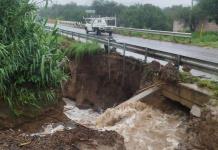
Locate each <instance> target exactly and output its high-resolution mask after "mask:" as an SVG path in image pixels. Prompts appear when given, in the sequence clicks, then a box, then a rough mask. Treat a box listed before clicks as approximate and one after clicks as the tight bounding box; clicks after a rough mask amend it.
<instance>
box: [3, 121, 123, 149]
mask: <svg viewBox="0 0 218 150" xmlns="http://www.w3.org/2000/svg"><path fill="white" fill-rule="evenodd" d="M0 149H1V150H20V149H22V150H29V149H31V150H38V149H42V150H48V149H51V150H60V149H64V150H67V149H70V150H86V149H89V150H102V149H105V150H113V149H115V150H125V147H124V144H123V138H122V137H121V136H120V135H119V134H117V133H116V132H113V131H104V132H103V131H102V132H101V131H96V130H92V129H89V128H86V127H83V126H81V125H78V124H77V125H75V127H74V128H73V129H71V130H64V131H62V132H56V133H54V134H53V135H52V136H50V135H47V136H45V137H40V136H27V135H24V134H23V132H21V131H13V130H7V131H2V132H1V133H0Z"/></svg>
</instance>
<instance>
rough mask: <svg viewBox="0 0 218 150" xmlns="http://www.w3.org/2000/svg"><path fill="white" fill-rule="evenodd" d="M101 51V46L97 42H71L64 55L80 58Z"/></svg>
mask: <svg viewBox="0 0 218 150" xmlns="http://www.w3.org/2000/svg"><path fill="white" fill-rule="evenodd" d="M99 52H101V47H100V45H99V44H98V43H97V42H87V43H81V42H73V43H72V44H71V45H70V46H69V48H68V49H67V50H66V52H65V55H66V56H68V57H70V58H75V59H76V60H78V61H79V60H81V59H82V58H84V56H87V55H89V56H90V55H95V54H97V53H99Z"/></svg>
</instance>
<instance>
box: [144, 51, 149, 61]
mask: <svg viewBox="0 0 218 150" xmlns="http://www.w3.org/2000/svg"><path fill="white" fill-rule="evenodd" d="M147 62H148V48H145V59H144V63H147Z"/></svg>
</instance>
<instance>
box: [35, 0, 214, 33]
mask: <svg viewBox="0 0 218 150" xmlns="http://www.w3.org/2000/svg"><path fill="white" fill-rule="evenodd" d="M195 1H197V4H196V5H194V6H193V7H183V6H182V5H180V6H172V7H167V8H164V9H161V8H159V7H157V6H154V5H151V4H135V5H131V6H126V5H123V4H119V3H116V2H114V1H109V0H94V1H93V3H92V5H91V6H80V5H77V4H76V3H70V4H66V5H59V4H54V5H52V6H51V7H49V8H47V9H45V8H43V9H41V10H40V12H39V13H40V15H41V16H42V17H48V18H53V19H57V18H58V19H63V20H72V21H81V22H82V21H83V17H85V16H87V15H88V14H87V13H86V10H88V9H93V10H96V15H99V16H116V17H117V20H118V22H117V23H118V26H125V27H134V28H147V29H154V30H172V28H173V21H174V20H182V21H183V22H184V23H185V25H186V26H188V27H190V30H191V31H195V29H196V27H197V25H198V23H199V22H200V21H201V20H203V19H205V18H206V19H209V21H215V22H216V23H218V0H195Z"/></svg>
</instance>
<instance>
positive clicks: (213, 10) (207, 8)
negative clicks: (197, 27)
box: [198, 0, 218, 24]
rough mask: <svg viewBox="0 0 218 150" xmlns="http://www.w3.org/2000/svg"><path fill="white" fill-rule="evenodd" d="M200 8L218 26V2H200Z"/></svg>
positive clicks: (202, 0) (209, 0)
mask: <svg viewBox="0 0 218 150" xmlns="http://www.w3.org/2000/svg"><path fill="white" fill-rule="evenodd" d="M198 1H199V3H198V5H199V7H200V9H201V10H202V12H203V13H204V14H205V15H206V16H207V17H208V19H209V20H214V21H215V22H216V23H217V24H218V0H198Z"/></svg>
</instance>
